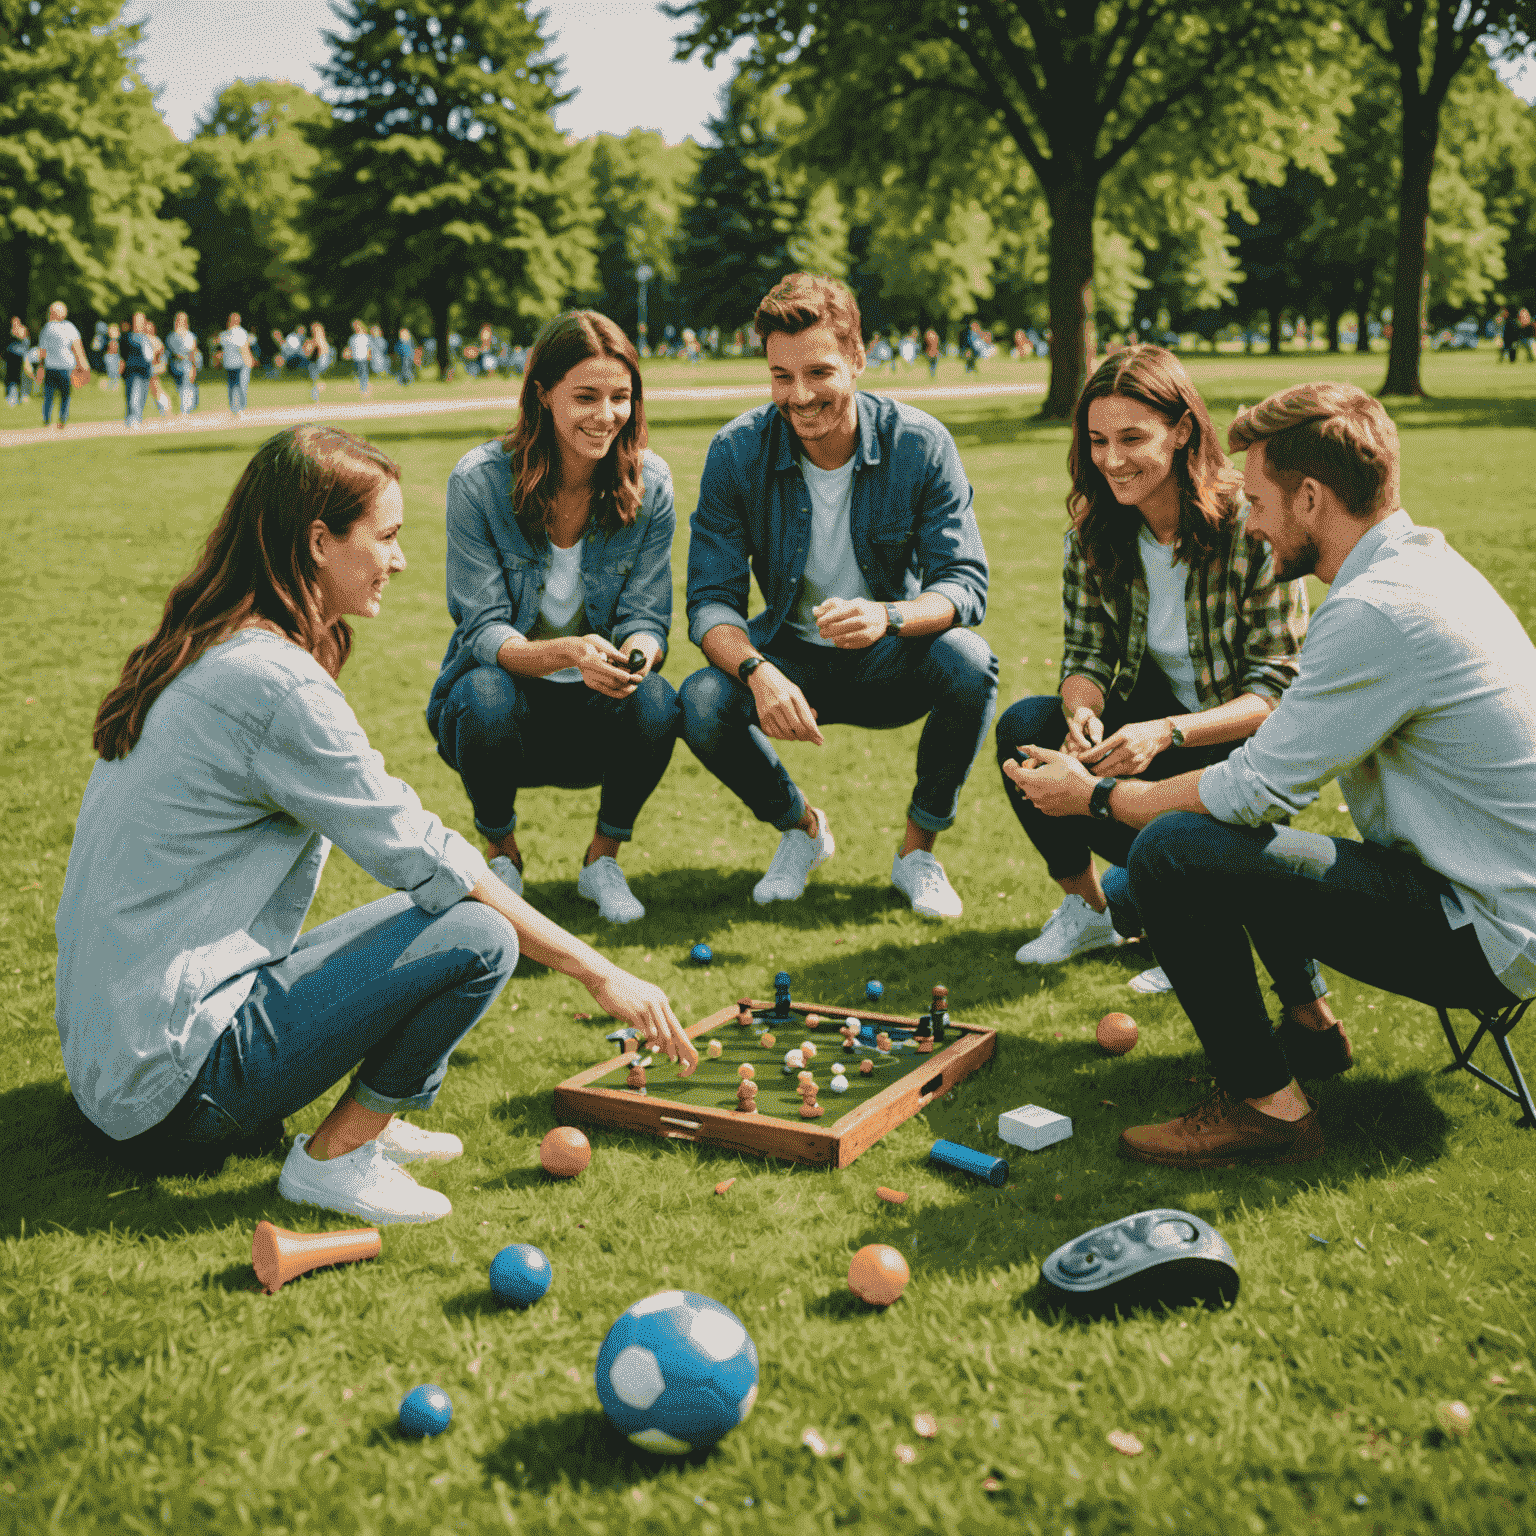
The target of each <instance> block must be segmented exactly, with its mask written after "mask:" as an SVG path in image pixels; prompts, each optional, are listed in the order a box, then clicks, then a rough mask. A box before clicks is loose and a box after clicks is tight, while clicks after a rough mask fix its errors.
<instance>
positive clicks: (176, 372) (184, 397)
mask: <svg viewBox="0 0 1536 1536" xmlns="http://www.w3.org/2000/svg"><path fill="white" fill-rule="evenodd" d="M166 372H167V373H169V374H170V376H171V381H172V382H173V383H174V384H175V386H176V398H177V400H178V401H179V402H180V404H181V414H182V415H183V416H185V415H187V414H188V413H189V412H190V411H191V410H192V406H193V403H194V402H193V388H194V386H193V382H192V380H191V379H190V378H189V377H188V369H187V366H186V364H185V363H176V362H172V363H167V364H166Z"/></svg>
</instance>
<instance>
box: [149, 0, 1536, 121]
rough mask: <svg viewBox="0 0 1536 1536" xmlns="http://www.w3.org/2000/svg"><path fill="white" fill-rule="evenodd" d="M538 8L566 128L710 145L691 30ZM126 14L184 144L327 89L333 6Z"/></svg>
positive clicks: (589, 5) (242, 0) (651, 17)
mask: <svg viewBox="0 0 1536 1536" xmlns="http://www.w3.org/2000/svg"><path fill="white" fill-rule="evenodd" d="M537 8H538V9H542V10H544V11H546V12H547V13H548V18H549V19H548V21H547V23H546V32H554V33H556V34H558V35H557V36H556V38H555V42H554V47H553V50H552V51H553V52H555V53H557V54H563V55H564V57H565V81H564V83H565V87H566V89H568V90H569V89H573V88H575V89H577V95H576V97H575V98H574V99H573V100H572V101H569V102H567V103H566V105H565V106H563V107H561V108H560V110H559V112H558V113H557V114H556V117H555V121H556V124H557V125H558V126H559V128H560V129H561V130H562V131H563V132H565V133H568V134H570V135H572V136H573V137H575V138H583V139H584V138H587V137H589V136H590V135H592V134H594V133H627V132H629V130H630V129H631V128H656V129H659V130H660V131H661V133H662V134H663V135H664V136H665V138H666V139H667V141H668V142H669V143H672V144H676V143H679V142H680V141H681V140H683V139H684V138H686V137H688V136H689V135H690V134H691V135H692V136H693V137H694V138H696V139H699V140H700V141H704V140H706V139H707V138H708V133H707V130H706V129H705V126H704V125H705V123H706V122H707V121H708V120H709V118H710V117H711V116H713V115H714V112H715V110H716V106H717V102H718V98H719V93H720V87H721V86H722V85H724V84H725V83H726V81H727V80H728V79H729V78H730V74H731V65H730V64H729V63H727V62H722V63H721V64H719V65H718V66H717V67H716V68H715V69H714V70H712V71H711V70H707V69H705V68H704V65H703V64H702V63H701V62H700V61H699V60H697V59H694V60H692V61H691V62H689V63H687V64H677V63H674V62H673V61H672V37H673V34H674V33H676V32H677V31H679V30H680V29H681V24H680V23H678V22H675V21H672V20H669V19H668V18H667V17H666V16H664V15H662V13H661V10H660V7H659V6H658V5H656V4H655V3H654V0H537ZM124 17H125V19H126V20H128V21H143V22H144V23H145V36H144V44H143V48H142V51H141V62H142V67H143V73H144V76H145V78H146V79H147V80H148V82H149V84H150V85H151V86H152V87H154V88H155V89H156V90H158V91H159V97H158V99H159V102H160V110H161V112H162V113H163V114H164V116H165V119H166V121H167V122H168V123H169V124H170V125H171V129H172V131H173V132H174V133H175V134H176V136H177V137H178V138H181V139H188V138H191V136H192V127H193V124H194V122H195V121H196V119H197V117H198V115H199V114H200V113H201V112H203V110H204V109H205V108H206V107H207V106H208V105H209V103H210V102H211V101H212V99H213V97H214V95H215V94H216V93H217V92H218V91H219V90H221V89H222V88H223V87H224V86H226V85H227V84H229V82H230V81H231V80H235V79H266V78H275V79H285V80H293V81H296V82H297V83H298V84H300V85H303V86H307V87H308V88H309V89H310V90H318V89H319V86H320V77H319V76H318V75H317V74H316V73H315V66H316V64H318V63H319V62H320V61H321V60H322V59H323V58H324V57H325V53H326V47H325V43H324V41H323V39H322V36H321V34H322V32H323V31H324V30H325V29H326V28H327V27H331V26H334V25H335V22H334V18H333V16H332V14H331V9H330V5H329V0H128V4H127V5H126V7H125V9H124ZM1500 73H1502V74H1503V75H1504V77H1505V78H1506V79H1507V80H1509V82H1510V84H1511V85H1513V87H1514V88H1515V90H1517V91H1518V92H1519V93H1520V95H1521V96H1523V97H1524V98H1525V99H1526V100H1527V101H1529V100H1531V99H1532V97H1533V96H1536V68H1533V67H1532V66H1531V65H1530V64H1525V65H1523V66H1520V67H1519V68H1517V69H1501V71H1500Z"/></svg>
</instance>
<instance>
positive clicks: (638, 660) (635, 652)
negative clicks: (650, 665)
mask: <svg viewBox="0 0 1536 1536" xmlns="http://www.w3.org/2000/svg"><path fill="white" fill-rule="evenodd" d="M624 665H625V667H626V668H628V670H629V671H630V672H631V673H632V674H633V673H638V672H644V671H645V652H644V651H642V650H641V649H640V647H639V646H638V645H637V646H635V647H634V648H633V649H632V650H631V651H630V653H629V656H628V658H627V660H626V661H625V663H624Z"/></svg>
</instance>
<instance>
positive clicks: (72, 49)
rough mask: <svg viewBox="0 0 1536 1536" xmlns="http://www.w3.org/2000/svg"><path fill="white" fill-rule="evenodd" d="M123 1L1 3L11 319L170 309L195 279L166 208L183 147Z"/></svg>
mask: <svg viewBox="0 0 1536 1536" xmlns="http://www.w3.org/2000/svg"><path fill="white" fill-rule="evenodd" d="M118 9H119V5H118V4H117V3H116V0H0V271H3V272H4V278H5V281H6V285H7V287H8V288H9V293H10V308H11V313H12V314H17V315H21V316H24V317H28V318H35V317H33V316H32V308H33V304H34V289H35V286H36V284H37V281H38V279H39V278H43V277H46V280H47V284H48V292H47V300H48V301H50V302H51V301H52V300H53V299H55V298H62V299H64V300H65V301H66V302H67V303H71V304H73V305H75V306H76V307H79V308H85V309H91V310H95V311H97V312H98V313H99V312H102V311H109V310H111V309H112V308H114V307H116V306H118V305H126V304H128V303H138V304H142V305H144V306H146V307H147V306H152V305H159V304H163V303H164V302H165V300H166V299H167V298H169V296H170V295H171V294H172V293H173V292H174V291H176V289H178V288H180V287H183V286H185V285H187V284H188V283H190V282H191V280H192V264H193V253H192V252H191V251H190V250H188V248H187V246H186V243H185V242H186V234H187V230H186V226H185V225H183V224H180V223H178V222H177V221H175V220H174V219H167V218H164V217H162V216H161V208H162V203H163V200H164V198H165V195H166V193H167V192H175V191H176V190H178V189H179V188H180V187H181V186H182V185H183V184H184V177H183V176H182V173H181V170H180V165H181V161H182V158H183V154H184V151H183V149H182V146H181V145H180V144H178V143H177V142H176V139H175V138H174V136H173V135H172V134H171V131H170V129H169V128H167V127H166V126H165V123H164V121H163V120H162V119H161V117H160V114H159V112H157V111H156V110H155V104H154V101H153V100H152V99H151V96H150V93H149V90H148V89H147V88H146V86H145V85H144V82H143V81H142V80H141V79H140V78H139V75H138V72H137V70H136V68H135V66H134V63H133V59H132V50H133V48H134V46H135V45H136V44H137V42H138V36H139V32H138V28H137V27H124V26H120V25H118V24H117V23H116V16H117V12H118Z"/></svg>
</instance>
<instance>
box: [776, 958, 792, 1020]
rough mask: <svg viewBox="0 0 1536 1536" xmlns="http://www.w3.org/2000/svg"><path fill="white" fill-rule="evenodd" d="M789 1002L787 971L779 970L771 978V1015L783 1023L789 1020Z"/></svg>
mask: <svg viewBox="0 0 1536 1536" xmlns="http://www.w3.org/2000/svg"><path fill="white" fill-rule="evenodd" d="M791 1006H792V1005H791V1003H790V998H789V972H788V971H780V972H779V973H778V974H777V975H776V976H775V977H774V978H773V1016H774V1018H775V1019H779V1020H781V1021H783V1022H784V1023H788V1022H789V1017H790V1011H791Z"/></svg>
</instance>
